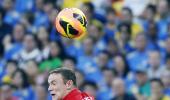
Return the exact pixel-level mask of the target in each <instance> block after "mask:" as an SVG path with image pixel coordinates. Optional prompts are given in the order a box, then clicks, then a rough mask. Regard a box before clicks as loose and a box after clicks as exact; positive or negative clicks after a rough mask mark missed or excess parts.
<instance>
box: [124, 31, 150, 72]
mask: <svg viewBox="0 0 170 100" xmlns="http://www.w3.org/2000/svg"><path fill="white" fill-rule="evenodd" d="M146 46H147V38H146V36H145V35H144V34H143V33H139V34H138V35H137V36H136V39H135V49H136V50H135V51H133V52H131V53H130V54H128V55H127V61H128V64H129V66H130V70H132V71H135V70H136V69H137V67H139V66H140V67H143V68H146V67H147V59H148V53H147V50H146Z"/></svg>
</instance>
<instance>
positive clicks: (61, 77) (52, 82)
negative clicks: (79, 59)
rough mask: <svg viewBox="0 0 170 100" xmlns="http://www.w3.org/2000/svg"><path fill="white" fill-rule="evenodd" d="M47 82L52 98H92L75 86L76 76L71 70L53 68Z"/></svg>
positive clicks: (66, 99)
mask: <svg viewBox="0 0 170 100" xmlns="http://www.w3.org/2000/svg"><path fill="white" fill-rule="evenodd" d="M48 83H49V88H48V90H49V91H50V94H51V96H52V100H94V98H93V97H91V96H89V95H88V94H86V93H82V92H81V91H80V90H78V89H77V88H76V86H77V84H76V76H75V73H74V72H73V71H71V70H68V69H58V70H53V71H52V72H50V75H49V77H48Z"/></svg>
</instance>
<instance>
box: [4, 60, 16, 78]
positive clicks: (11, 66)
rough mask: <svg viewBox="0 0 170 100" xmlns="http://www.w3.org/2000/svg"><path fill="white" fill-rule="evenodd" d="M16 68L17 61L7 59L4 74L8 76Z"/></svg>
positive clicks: (10, 75)
mask: <svg viewBox="0 0 170 100" xmlns="http://www.w3.org/2000/svg"><path fill="white" fill-rule="evenodd" d="M17 69H18V63H17V61H15V60H8V61H7V64H6V75H7V76H9V77H10V78H11V77H12V75H13V73H14V72H15V71H16V70H17Z"/></svg>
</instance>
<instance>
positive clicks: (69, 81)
mask: <svg viewBox="0 0 170 100" xmlns="http://www.w3.org/2000/svg"><path fill="white" fill-rule="evenodd" d="M72 86H73V81H72V80H68V81H67V83H66V87H67V89H68V90H70V89H71V88H72Z"/></svg>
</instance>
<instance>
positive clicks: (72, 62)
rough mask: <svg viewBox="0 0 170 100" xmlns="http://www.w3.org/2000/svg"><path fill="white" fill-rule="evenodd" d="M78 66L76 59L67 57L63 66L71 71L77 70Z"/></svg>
mask: <svg viewBox="0 0 170 100" xmlns="http://www.w3.org/2000/svg"><path fill="white" fill-rule="evenodd" d="M76 64H77V60H76V59H75V58H74V57H72V56H67V57H66V58H64V60H63V65H62V66H63V67H67V68H69V69H71V70H75V68H76Z"/></svg>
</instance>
